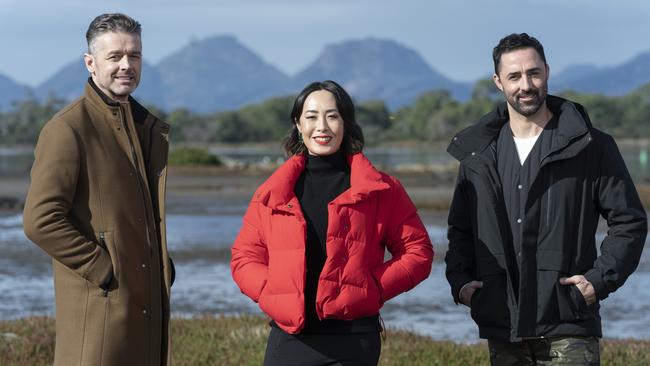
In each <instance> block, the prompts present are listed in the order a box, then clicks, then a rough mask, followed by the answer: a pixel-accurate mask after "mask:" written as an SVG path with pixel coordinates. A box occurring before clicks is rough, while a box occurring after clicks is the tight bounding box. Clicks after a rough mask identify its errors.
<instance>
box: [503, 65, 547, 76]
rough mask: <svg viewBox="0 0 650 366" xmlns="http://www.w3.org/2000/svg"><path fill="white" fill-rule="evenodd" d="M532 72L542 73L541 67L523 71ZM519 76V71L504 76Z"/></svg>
mask: <svg viewBox="0 0 650 366" xmlns="http://www.w3.org/2000/svg"><path fill="white" fill-rule="evenodd" d="M532 71H542V68H541V67H533V68H532V69H527V70H524V72H526V73H529V72H532ZM519 74H521V71H514V72H509V73H507V74H506V76H510V75H519Z"/></svg>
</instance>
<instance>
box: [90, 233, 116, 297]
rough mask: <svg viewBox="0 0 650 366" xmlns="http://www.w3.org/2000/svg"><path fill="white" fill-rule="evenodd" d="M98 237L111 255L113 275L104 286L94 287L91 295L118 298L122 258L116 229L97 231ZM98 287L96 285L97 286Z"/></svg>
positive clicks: (100, 244)
mask: <svg viewBox="0 0 650 366" xmlns="http://www.w3.org/2000/svg"><path fill="white" fill-rule="evenodd" d="M95 236H96V237H97V242H98V243H99V246H101V247H102V248H104V249H105V250H106V252H107V253H108V255H109V256H110V257H111V264H112V265H113V277H112V278H111V280H110V282H109V283H108V284H107V286H106V287H104V288H99V287H97V288H92V290H91V291H90V296H100V297H109V298H113V299H114V298H117V296H118V291H119V288H120V286H119V280H120V260H119V252H118V250H117V243H116V240H115V232H114V231H99V232H97V233H95ZM95 287H96V286H95Z"/></svg>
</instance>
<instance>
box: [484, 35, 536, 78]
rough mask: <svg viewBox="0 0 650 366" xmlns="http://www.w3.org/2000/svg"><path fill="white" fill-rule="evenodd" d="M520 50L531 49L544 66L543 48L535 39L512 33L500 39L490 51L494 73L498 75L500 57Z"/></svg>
mask: <svg viewBox="0 0 650 366" xmlns="http://www.w3.org/2000/svg"><path fill="white" fill-rule="evenodd" d="M522 48H533V49H534V50H535V51H537V53H538V54H539V56H540V57H541V58H542V61H544V65H546V56H545V55H544V47H543V46H542V44H541V43H540V42H539V41H538V40H537V38H535V37H531V36H529V35H528V34H526V33H512V34H510V35H508V36H505V37H503V38H501V40H500V41H499V44H498V45H497V46H496V47H494V49H493V50H492V60H493V61H494V73H495V74H497V75H498V74H499V65H500V63H501V55H503V54H504V53H507V52H510V51H514V50H519V49H522Z"/></svg>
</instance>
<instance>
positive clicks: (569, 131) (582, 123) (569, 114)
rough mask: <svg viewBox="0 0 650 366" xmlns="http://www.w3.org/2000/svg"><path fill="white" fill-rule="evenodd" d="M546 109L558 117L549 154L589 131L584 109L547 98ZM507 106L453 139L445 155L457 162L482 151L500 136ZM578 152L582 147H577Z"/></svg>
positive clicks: (500, 107) (485, 117)
mask: <svg viewBox="0 0 650 366" xmlns="http://www.w3.org/2000/svg"><path fill="white" fill-rule="evenodd" d="M546 105H547V107H548V108H549V109H550V110H551V112H552V113H553V114H554V115H556V116H557V117H558V131H557V133H556V134H555V139H554V141H553V143H552V146H551V150H552V151H553V152H557V151H559V150H562V149H565V148H567V147H569V146H570V145H571V144H572V143H573V142H574V141H576V140H577V139H578V138H579V137H581V136H584V135H586V134H588V132H589V129H590V128H591V127H592V125H591V121H590V120H589V116H588V115H587V112H586V110H585V108H584V107H583V106H582V105H580V104H578V103H575V102H570V101H568V100H566V99H564V98H560V97H557V96H553V95H548V96H547V97H546ZM508 119H509V116H508V107H507V104H506V102H502V103H499V105H498V106H497V107H496V108H495V109H494V110H492V111H491V112H490V113H488V114H486V115H485V116H483V117H482V118H481V119H479V121H478V122H477V123H476V124H474V125H472V126H469V127H467V128H465V129H464V130H462V131H461V132H459V133H458V134H457V135H456V136H454V137H453V138H452V141H451V143H450V144H449V147H448V148H447V152H448V153H449V154H451V155H452V156H453V157H454V158H456V159H457V160H459V161H462V160H464V159H465V158H467V157H469V156H474V155H476V154H477V153H479V152H481V151H484V150H485V149H486V148H487V147H488V146H489V145H490V144H491V143H492V141H494V140H495V139H496V138H497V136H498V135H499V131H500V130H501V127H503V125H504V124H505V123H506V122H508ZM578 145H579V147H580V148H582V147H584V146H583V145H584V144H578Z"/></svg>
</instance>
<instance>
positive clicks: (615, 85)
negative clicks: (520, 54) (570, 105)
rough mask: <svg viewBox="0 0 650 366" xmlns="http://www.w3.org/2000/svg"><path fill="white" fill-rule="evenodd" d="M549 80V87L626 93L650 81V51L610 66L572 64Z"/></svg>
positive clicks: (612, 94) (602, 92)
mask: <svg viewBox="0 0 650 366" xmlns="http://www.w3.org/2000/svg"><path fill="white" fill-rule="evenodd" d="M551 80H552V81H551V86H552V90H557V91H561V90H567V89H571V90H574V91H577V92H583V93H599V94H604V95H610V96H614V95H625V94H628V93H630V92H631V91H633V90H635V89H637V88H638V87H640V86H642V85H644V84H647V83H648V82H650V52H644V53H641V54H639V55H637V56H636V57H634V58H633V59H631V60H629V61H627V62H624V63H622V64H620V65H616V66H611V67H595V66H593V65H573V66H570V67H568V68H566V69H565V70H563V71H561V72H560V74H559V75H558V76H557V77H556V78H555V79H554V78H553V76H552V75H551Z"/></svg>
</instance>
